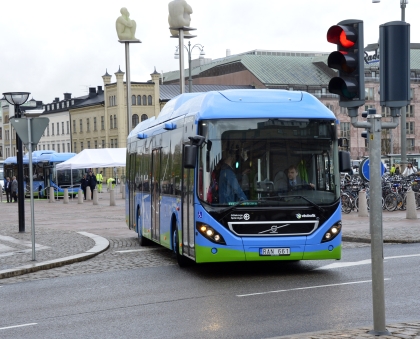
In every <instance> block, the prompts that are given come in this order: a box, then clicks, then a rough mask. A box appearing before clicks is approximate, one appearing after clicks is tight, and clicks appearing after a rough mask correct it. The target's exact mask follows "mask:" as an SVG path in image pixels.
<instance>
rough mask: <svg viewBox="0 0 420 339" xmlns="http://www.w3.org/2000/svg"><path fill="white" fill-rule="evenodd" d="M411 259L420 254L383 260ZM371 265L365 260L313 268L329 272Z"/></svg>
mask: <svg viewBox="0 0 420 339" xmlns="http://www.w3.org/2000/svg"><path fill="white" fill-rule="evenodd" d="M412 257H420V254H407V255H397V256H393V257H385V258H384V260H390V259H401V258H412ZM370 263H371V259H365V260H360V261H350V262H337V263H334V264H329V265H326V266H322V267H318V268H315V269H314V271H316V270H331V269H334V268H341V267H350V266H359V265H368V264H370Z"/></svg>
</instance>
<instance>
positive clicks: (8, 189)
mask: <svg viewBox="0 0 420 339" xmlns="http://www.w3.org/2000/svg"><path fill="white" fill-rule="evenodd" d="M11 184H12V183H11V182H10V178H9V177H7V178H6V181H5V183H4V192H5V193H6V199H7V202H12V196H11V194H12V186H11Z"/></svg>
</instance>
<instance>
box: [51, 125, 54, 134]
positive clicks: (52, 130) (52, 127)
mask: <svg viewBox="0 0 420 339" xmlns="http://www.w3.org/2000/svg"><path fill="white" fill-rule="evenodd" d="M51 135H54V123H52V124H51Z"/></svg>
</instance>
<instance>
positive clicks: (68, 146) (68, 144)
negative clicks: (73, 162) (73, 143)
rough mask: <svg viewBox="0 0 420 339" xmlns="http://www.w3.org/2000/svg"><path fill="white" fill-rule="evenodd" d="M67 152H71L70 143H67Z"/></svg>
mask: <svg viewBox="0 0 420 339" xmlns="http://www.w3.org/2000/svg"><path fill="white" fill-rule="evenodd" d="M67 152H70V143H69V142H68V143H67Z"/></svg>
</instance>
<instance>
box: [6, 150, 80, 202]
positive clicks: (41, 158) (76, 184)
mask: <svg viewBox="0 0 420 339" xmlns="http://www.w3.org/2000/svg"><path fill="white" fill-rule="evenodd" d="M75 155H76V153H57V152H56V151H52V150H43V151H33V152H32V166H33V168H32V172H33V185H32V191H33V195H34V197H38V198H48V196H49V192H50V189H49V188H50V187H53V188H54V196H58V197H61V196H63V195H64V189H65V188H67V189H68V193H69V195H70V196H76V195H77V193H78V191H79V189H80V181H81V179H82V177H83V170H81V169H77V170H72V171H71V170H60V171H57V169H56V165H57V164H59V163H62V162H64V161H66V160H68V159H70V158H72V157H74V156H75ZM4 171H5V175H6V176H9V177H12V176H16V177H17V160H16V157H9V158H7V159H6V160H5V161H4ZM23 176H24V178H25V187H26V193H25V195H29V194H30V189H31V188H30V187H29V155H28V153H26V154H25V155H24V156H23Z"/></svg>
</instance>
